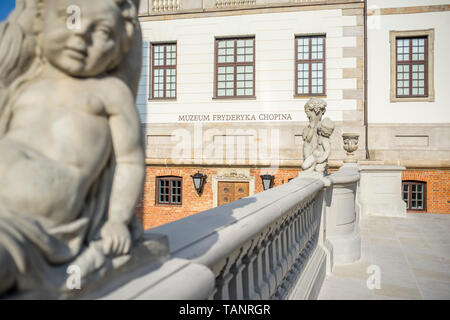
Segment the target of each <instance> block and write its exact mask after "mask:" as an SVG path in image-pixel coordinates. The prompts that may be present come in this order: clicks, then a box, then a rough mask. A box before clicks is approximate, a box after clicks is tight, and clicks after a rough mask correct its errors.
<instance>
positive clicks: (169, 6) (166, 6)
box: [152, 0, 182, 13]
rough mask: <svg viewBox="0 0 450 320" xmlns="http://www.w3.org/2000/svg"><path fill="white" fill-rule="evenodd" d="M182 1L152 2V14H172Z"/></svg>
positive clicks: (163, 0)
mask: <svg viewBox="0 0 450 320" xmlns="http://www.w3.org/2000/svg"><path fill="white" fill-rule="evenodd" d="M180 1H182V0H153V1H152V13H164V12H172V11H177V10H179V9H180Z"/></svg>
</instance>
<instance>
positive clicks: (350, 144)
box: [342, 133, 359, 163]
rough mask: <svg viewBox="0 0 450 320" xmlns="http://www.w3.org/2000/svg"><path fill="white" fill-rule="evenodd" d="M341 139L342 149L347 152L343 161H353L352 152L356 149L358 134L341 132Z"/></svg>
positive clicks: (354, 159)
mask: <svg viewBox="0 0 450 320" xmlns="http://www.w3.org/2000/svg"><path fill="white" fill-rule="evenodd" d="M342 139H343V141H344V150H345V151H346V152H347V158H345V159H344V163H355V162H356V158H355V155H354V152H355V151H356V150H357V149H358V140H359V134H357V133H343V134H342Z"/></svg>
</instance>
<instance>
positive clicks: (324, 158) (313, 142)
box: [302, 98, 334, 174]
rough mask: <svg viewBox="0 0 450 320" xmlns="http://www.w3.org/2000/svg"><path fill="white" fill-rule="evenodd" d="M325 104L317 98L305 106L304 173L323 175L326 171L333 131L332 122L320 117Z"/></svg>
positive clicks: (323, 111)
mask: <svg viewBox="0 0 450 320" xmlns="http://www.w3.org/2000/svg"><path fill="white" fill-rule="evenodd" d="M326 106H327V104H326V102H325V101H324V100H322V99H319V98H311V99H310V100H309V101H308V102H307V103H306V104H305V113H306V115H307V116H308V120H309V124H308V126H307V127H306V128H305V129H304V130H303V141H304V143H303V164H302V170H303V171H305V172H309V171H316V172H319V173H322V174H323V173H324V172H325V171H326V169H327V164H328V157H329V156H330V152H331V145H330V136H331V134H332V133H333V131H334V122H333V121H331V120H330V119H329V118H324V119H323V120H322V116H323V115H324V113H325V110H326Z"/></svg>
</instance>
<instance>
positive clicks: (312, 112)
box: [305, 98, 327, 121]
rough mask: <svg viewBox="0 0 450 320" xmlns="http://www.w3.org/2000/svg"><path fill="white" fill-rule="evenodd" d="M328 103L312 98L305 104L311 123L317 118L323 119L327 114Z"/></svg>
mask: <svg viewBox="0 0 450 320" xmlns="http://www.w3.org/2000/svg"><path fill="white" fill-rule="evenodd" d="M326 107H327V103H326V102H325V100H323V99H320V98H311V99H309V100H308V102H306V104H305V113H306V115H307V116H308V119H309V120H310V121H311V120H313V119H316V118H319V119H320V118H321V117H322V116H323V114H324V113H325V110H326Z"/></svg>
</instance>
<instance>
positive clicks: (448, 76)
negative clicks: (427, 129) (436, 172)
mask: <svg viewBox="0 0 450 320" xmlns="http://www.w3.org/2000/svg"><path fill="white" fill-rule="evenodd" d="M386 3H389V5H388V7H396V6H399V5H400V3H403V4H404V3H408V5H410V6H413V5H414V6H417V5H433V4H441V3H447V4H449V1H423V0H422V1H385V0H383V1H380V0H379V1H370V4H381V5H385V4H386ZM371 19H374V20H372V23H370V24H369V25H370V28H369V30H368V81H369V83H368V100H369V109H368V121H369V124H371V123H449V122H450V59H449V54H450V11H444V12H430V13H419V14H402V15H377V16H372V17H371ZM431 28H434V29H435V40H434V48H435V52H434V88H435V101H434V102H395V103H391V102H390V63H391V61H390V43H389V31H407V30H423V29H431Z"/></svg>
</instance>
